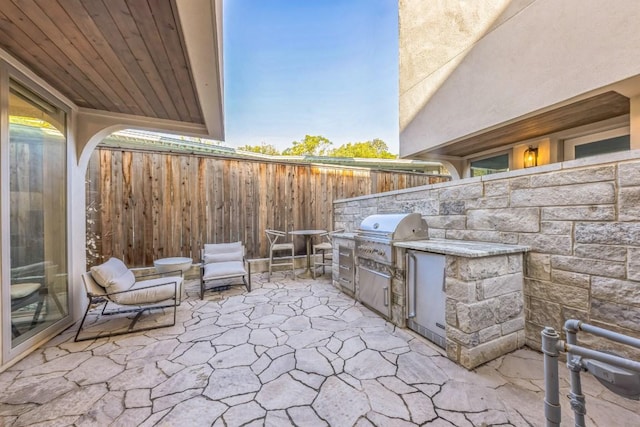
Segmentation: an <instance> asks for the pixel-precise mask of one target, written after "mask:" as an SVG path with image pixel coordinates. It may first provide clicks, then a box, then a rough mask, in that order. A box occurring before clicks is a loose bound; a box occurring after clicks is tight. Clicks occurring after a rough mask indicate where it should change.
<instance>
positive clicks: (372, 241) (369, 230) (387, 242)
mask: <svg viewBox="0 0 640 427" xmlns="http://www.w3.org/2000/svg"><path fill="white" fill-rule="evenodd" d="M428 238H429V236H428V228H427V223H426V221H425V220H424V219H422V215H420V214H419V213H410V214H381V215H371V216H369V217H367V218H365V219H364V220H363V221H362V223H361V224H360V228H359V229H358V230H357V232H356V236H355V247H356V249H355V255H356V258H357V260H358V262H357V274H356V281H357V298H358V300H360V301H361V302H362V303H363V304H365V305H367V306H368V307H370V308H372V309H374V310H376V311H378V312H379V313H380V314H382V315H384V316H386V317H390V315H391V282H392V278H393V276H394V274H395V267H396V259H395V250H394V248H393V243H394V242H399V241H408V240H424V239H428Z"/></svg>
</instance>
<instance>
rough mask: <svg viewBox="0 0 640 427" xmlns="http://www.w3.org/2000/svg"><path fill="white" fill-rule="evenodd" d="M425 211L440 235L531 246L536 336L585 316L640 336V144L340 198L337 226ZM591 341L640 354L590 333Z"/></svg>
mask: <svg viewBox="0 0 640 427" xmlns="http://www.w3.org/2000/svg"><path fill="white" fill-rule="evenodd" d="M394 212H420V213H421V214H422V215H423V216H424V218H425V219H426V221H427V223H428V225H429V235H430V237H432V238H446V239H459V240H476V241H486V242H499V243H506V244H519V245H526V246H529V247H530V248H531V251H530V252H529V253H527V254H526V255H525V257H524V264H525V265H524V275H525V280H524V306H525V313H526V325H525V332H526V344H527V345H528V346H530V347H532V348H536V349H539V348H540V331H541V330H542V328H543V327H544V326H552V327H554V328H556V329H557V330H558V331H561V330H562V326H563V324H564V321H565V320H566V319H569V318H576V319H580V320H583V321H586V322H588V323H591V324H593V325H597V326H601V327H604V328H607V329H611V330H614V331H617V332H620V333H623V334H627V335H631V336H634V337H637V338H640V152H639V151H630V152H623V153H615V154H609V155H603V156H598V157H592V158H588V159H582V160H573V161H570V162H564V163H555V164H551V165H545V166H539V167H536V168H532V169H523V170H517V171H513V172H505V173H500V174H495V175H490V176H485V177H476V178H469V179H464V180H458V181H452V182H448V183H442V184H434V185H429V186H423V187H415V188H412V189H407V190H400V191H394V192H388V193H380V194H375V195H371V196H363V197H359V198H353V199H345V200H337V201H335V202H334V219H335V227H336V228H345V229H346V230H347V231H353V230H356V229H357V227H358V225H359V224H360V222H361V221H362V219H363V218H365V217H366V216H368V215H372V214H375V213H394ZM579 338H580V340H581V342H582V343H585V344H588V345H591V346H595V347H597V348H605V349H610V350H614V351H617V352H619V353H621V354H625V355H628V356H629V355H631V356H633V357H637V356H638V353H637V352H635V353H634V352H633V350H631V349H628V348H623V347H621V346H619V345H615V344H612V343H610V342H607V341H603V340H600V339H599V338H596V337H591V336H588V335H587V334H584V333H581V334H580V335H579Z"/></svg>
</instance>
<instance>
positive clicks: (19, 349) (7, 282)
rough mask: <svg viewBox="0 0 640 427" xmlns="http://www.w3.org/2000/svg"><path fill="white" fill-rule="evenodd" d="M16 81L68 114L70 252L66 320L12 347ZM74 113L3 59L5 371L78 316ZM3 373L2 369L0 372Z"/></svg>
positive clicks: (0, 268) (0, 237)
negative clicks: (12, 99) (12, 95)
mask: <svg viewBox="0 0 640 427" xmlns="http://www.w3.org/2000/svg"><path fill="white" fill-rule="evenodd" d="M10 80H13V81H15V82H17V83H19V84H20V85H22V86H24V87H25V88H27V89H28V90H30V91H31V92H33V93H34V94H35V95H37V96H39V97H41V98H42V99H43V100H45V101H47V102H49V103H51V104H52V105H55V106H56V107H58V108H60V109H61V110H62V111H64V112H65V114H66V117H65V122H66V123H65V128H66V129H65V133H66V134H65V138H66V165H65V178H66V183H65V191H66V201H65V206H66V219H65V224H66V227H67V230H66V252H67V259H66V263H67V266H66V267H67V269H66V270H67V313H66V316H64V317H62V318H61V319H60V320H58V321H56V322H55V323H53V324H52V325H51V326H49V327H47V328H45V329H43V330H42V331H40V332H38V333H37V334H35V335H34V336H32V337H30V338H28V339H26V340H25V341H24V342H22V343H20V344H18V345H17V346H15V347H12V337H11V296H10V295H11V289H10V286H11V278H10V274H11V273H10V272H11V237H10V235H9V233H10V188H9V186H10V170H11V165H10V156H9V82H10ZM72 123H73V121H72V110H71V108H70V107H69V106H68V105H66V104H64V103H63V102H61V101H60V100H59V99H57V98H56V97H55V96H53V95H52V94H51V93H49V92H48V91H46V90H45V89H44V88H43V87H41V86H40V85H38V84H37V83H36V82H34V81H33V80H32V79H30V78H28V77H27V76H26V75H25V74H23V73H22V72H20V71H19V70H18V69H16V68H14V67H13V66H12V65H10V64H8V63H7V62H6V61H4V60H2V59H0V224H1V227H0V242H1V244H0V251H1V254H0V260H1V261H2V262H1V265H0V275H1V278H2V288H1V292H0V295H1V297H2V298H1V299H2V300H1V301H0V304H1V307H2V309H1V312H2V316H1V321H2V328H1V330H2V363H1V364H0V367H4V366H5V365H7V364H8V363H9V362H11V361H12V360H19V358H20V356H23V355H26V354H27V353H28V352H30V351H31V350H33V349H35V348H37V347H38V346H39V345H41V344H42V343H44V342H45V341H48V340H49V339H51V338H53V337H55V336H56V335H57V334H58V333H60V332H62V331H63V330H64V329H66V328H68V327H69V326H71V325H72V324H73V313H74V305H75V303H74V292H73V280H72V277H71V274H72V272H73V268H72V267H73V260H72V247H71V246H72V243H73V240H72V235H73V233H72V228H71V227H72V224H71V188H72V187H71V179H72V168H73V166H74V163H73V161H72V159H73V153H74V151H75V150H74V149H73V141H74V139H73V130H72V127H71V125H72ZM0 371H1V369H0Z"/></svg>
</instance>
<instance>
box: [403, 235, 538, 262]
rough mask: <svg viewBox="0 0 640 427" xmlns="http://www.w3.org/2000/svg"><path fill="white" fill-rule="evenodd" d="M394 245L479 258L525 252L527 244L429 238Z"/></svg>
mask: <svg viewBox="0 0 640 427" xmlns="http://www.w3.org/2000/svg"><path fill="white" fill-rule="evenodd" d="M394 246H397V247H400V248H407V249H415V250H417V251H424V252H432V253H436V254H443V255H455V256H460V257H466V258H479V257H486V256H493V255H504V254H515V253H520V252H527V251H528V250H529V247H528V246H518V245H505V244H502V243H490V242H474V241H469V240H447V239H429V240H413V241H407V242H395V243H394Z"/></svg>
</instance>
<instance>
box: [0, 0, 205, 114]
mask: <svg viewBox="0 0 640 427" xmlns="http://www.w3.org/2000/svg"><path fill="white" fill-rule="evenodd" d="M0 46H1V47H2V48H3V49H5V50H6V51H8V52H9V53H11V54H12V55H13V56H14V57H16V58H18V59H19V60H20V61H21V62H23V63H24V64H26V65H27V66H28V67H29V68H31V70H33V71H34V72H35V73H36V74H37V75H39V76H40V77H41V78H42V79H43V80H45V81H46V82H48V83H49V84H51V85H52V86H53V87H55V88H56V89H58V90H59V91H60V92H61V93H63V94H64V95H65V96H67V97H68V98H69V99H71V100H72V101H73V102H74V103H75V104H76V105H78V106H79V107H84V108H89V109H96V110H105V111H109V112H115V113H124V114H132V115H138V116H146V117H153V118H160V119H171V120H177V121H182V122H189V123H197V124H202V123H203V115H202V112H201V108H200V104H199V102H198V97H197V92H196V88H195V85H194V79H193V77H192V75H191V70H190V68H189V61H188V58H187V53H186V50H185V43H184V39H183V35H182V29H181V27H180V22H179V20H178V16H177V10H176V5H175V0H0Z"/></svg>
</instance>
